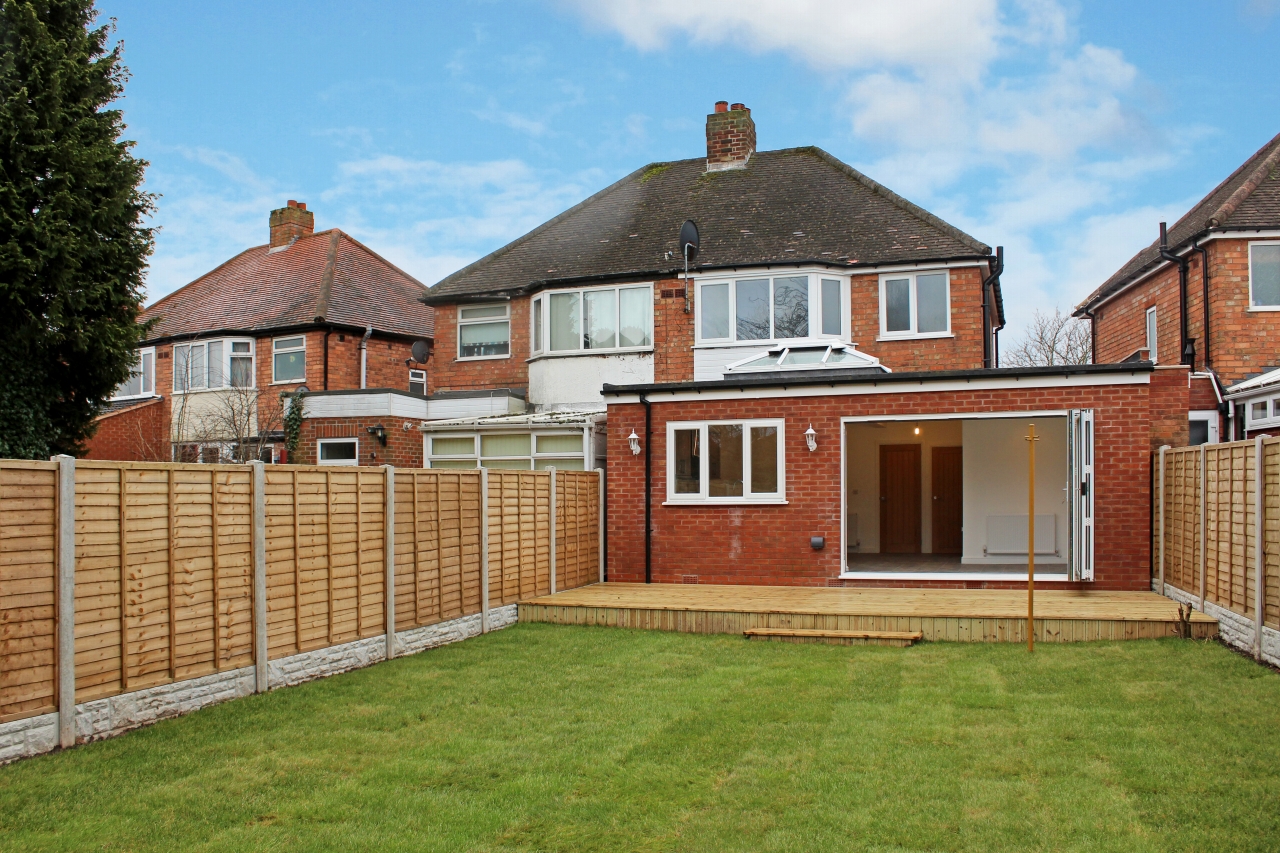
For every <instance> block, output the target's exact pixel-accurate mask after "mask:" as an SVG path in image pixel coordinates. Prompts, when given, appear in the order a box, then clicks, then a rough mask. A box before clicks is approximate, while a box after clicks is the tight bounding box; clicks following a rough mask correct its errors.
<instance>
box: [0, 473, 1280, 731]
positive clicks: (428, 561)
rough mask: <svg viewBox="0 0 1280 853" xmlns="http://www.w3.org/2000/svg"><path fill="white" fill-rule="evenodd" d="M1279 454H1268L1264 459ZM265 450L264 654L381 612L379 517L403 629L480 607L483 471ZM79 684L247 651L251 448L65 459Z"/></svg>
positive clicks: (25, 505)
mask: <svg viewBox="0 0 1280 853" xmlns="http://www.w3.org/2000/svg"><path fill="white" fill-rule="evenodd" d="M1273 467H1275V466H1274V464H1273ZM57 472H58V469H57V466H56V464H54V463H49V462H18V461H7V460H0V721H5V720H10V719H19V718H22V717H27V716H32V715H34V714H39V713H47V712H49V711H52V710H55V708H56V700H57V686H56V685H57V681H56V676H57V671H56V669H57V667H56V648H55V647H56V633H57V632H56V629H57V625H56V576H57V559H56V558H57V554H56V544H55V543H56V536H57V530H56V526H57V519H58V495H57V476H58V473H57ZM386 476H387V475H386V471H385V469H382V468H348V467H322V466H267V467H266V469H265V471H264V480H265V485H264V490H265V491H264V495H263V504H264V509H265V529H264V539H265V541H264V546H265V553H266V578H265V580H266V587H267V597H266V605H267V612H266V623H267V644H266V645H267V655H268V657H269V658H271V659H278V658H281V657H285V656H288V655H292V654H296V653H298V652H303V651H310V650H313V649H319V648H323V647H327V646H330V645H337V644H340V643H346V642H350V641H352V640H356V639H359V638H365V637H373V636H377V635H380V634H382V633H384V632H385V630H386V627H385V618H386V616H385V614H386V610H385V598H384V595H385V592H386V590H385V589H384V586H385V573H384V568H385V555H384V548H385V541H386V540H385V536H384V534H385V525H386V524H387V523H393V524H394V525H395V551H396V553H395V575H396V589H395V590H394V594H395V595H396V622H397V625H396V627H397V629H399V630H404V629H409V628H413V627H417V626H423V625H430V624H434V623H436V622H441V621H444V620H448V619H454V618H457V617H459V616H464V615H470V614H474V613H478V612H480V610H481V545H482V543H481V524H480V519H481V506H480V501H481V489H480V479H481V473H480V472H479V471H478V470H470V471H468V470H416V469H407V470H403V471H397V472H396V479H395V491H396V495H395V505H396V517H395V518H394V519H387V518H385V513H386V495H385V489H386ZM488 476H489V504H488V507H487V511H488V525H489V590H490V602H489V603H490V606H495V607H496V606H501V605H505V604H511V603H514V602H516V601H518V600H521V599H524V598H531V597H534V596H537V595H544V594H546V593H547V592H548V591H549V590H550V586H551V555H552V542H551V535H550V534H551V526H552V525H551V522H552V516H551V509H550V504H551V500H550V499H551V491H552V481H551V477H550V475H549V474H548V473H547V472H540V471H537V472H536V471H490V472H489V474H488ZM75 477H76V480H75V485H76V488H75V504H74V533H75V547H76V564H75V584H74V595H75V608H74V610H75V655H74V660H75V688H76V695H75V699H76V701H77V702H85V701H89V700H92V699H98V698H104V697H108V696H113V695H117V694H119V693H123V692H128V691H134V690H140V689H144V688H148V687H154V686H157V685H161V684H166V683H169V682H172V681H179V680H183V679H189V678H196V677H199V676H203V675H207V674H210V673H213V672H217V671H220V670H223V669H228V668H236V667H243V666H249V665H251V664H252V663H253V662H254V639H253V625H254V614H253V550H254V540H253V501H254V496H253V474H252V469H251V468H250V467H249V466H244V465H197V464H179V463H133V462H108V461H96V460H84V461H80V462H77V463H76V466H75ZM597 477H598V475H597V474H595V473H594V472H572V471H564V472H557V474H556V493H557V500H556V531H557V533H556V560H557V586H558V587H559V588H560V589H570V588H573V587H575V586H581V585H583V584H585V583H591V582H593V581H594V580H596V578H597V576H598V546H599V542H598V537H599V526H598V517H599V510H600V508H599V484H598V480H597Z"/></svg>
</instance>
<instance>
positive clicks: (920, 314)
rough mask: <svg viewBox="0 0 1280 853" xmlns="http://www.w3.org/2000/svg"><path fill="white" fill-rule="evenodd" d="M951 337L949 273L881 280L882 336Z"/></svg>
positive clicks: (907, 274) (890, 275)
mask: <svg viewBox="0 0 1280 853" xmlns="http://www.w3.org/2000/svg"><path fill="white" fill-rule="evenodd" d="M949 334H951V288H950V281H949V275H948V273H947V271H946V270H942V271H932V272H918V273H894V274H889V275H882V276H881V277H880V336H881V337H886V338H917V337H943V336H946V335H949Z"/></svg>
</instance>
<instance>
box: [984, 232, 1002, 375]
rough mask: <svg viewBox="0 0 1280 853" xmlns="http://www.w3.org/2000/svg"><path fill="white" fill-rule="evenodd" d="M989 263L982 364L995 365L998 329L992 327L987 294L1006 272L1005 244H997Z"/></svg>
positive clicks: (985, 280)
mask: <svg viewBox="0 0 1280 853" xmlns="http://www.w3.org/2000/svg"><path fill="white" fill-rule="evenodd" d="M988 263H989V264H990V266H989V267H988V269H989V270H990V275H988V276H987V277H986V278H984V279H983V280H982V366H983V367H995V366H996V364H995V335H996V331H995V329H994V328H992V327H993V326H994V325H995V324H993V323H992V322H991V300H990V299H989V298H988V296H987V294H988V293H990V292H991V286H992V285H994V284H995V283H996V282H997V281H999V280H1000V273H1002V272H1004V246H996V254H995V258H994V259H992V260H989V261H988Z"/></svg>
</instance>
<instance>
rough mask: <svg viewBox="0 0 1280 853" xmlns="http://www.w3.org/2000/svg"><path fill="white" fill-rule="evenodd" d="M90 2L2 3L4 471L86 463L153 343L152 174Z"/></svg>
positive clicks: (117, 65) (119, 68)
mask: <svg viewBox="0 0 1280 853" xmlns="http://www.w3.org/2000/svg"><path fill="white" fill-rule="evenodd" d="M113 29H114V28H113V26H112V25H110V24H108V25H105V26H98V25H97V12H96V11H95V10H94V8H93V2H92V0H0V457H21V458H41V457H47V456H49V455H50V454H52V453H76V452H78V451H81V450H83V443H84V440H85V439H86V438H87V437H88V436H89V435H91V434H92V430H93V425H94V417H95V416H96V414H97V413H98V412H99V411H100V410H101V408H102V406H103V405H104V404H105V403H106V401H107V400H108V399H109V398H110V397H111V393H112V391H113V389H114V388H115V387H116V386H117V385H118V384H119V383H120V382H122V381H124V380H125V379H126V378H128V376H129V372H130V370H131V368H132V365H133V363H134V358H135V347H136V346H137V344H138V342H139V340H140V339H141V337H142V334H143V329H142V328H140V327H139V325H138V323H137V319H138V312H139V310H140V307H141V302H142V297H143V273H144V271H145V269H146V261H147V257H148V256H149V255H150V253H151V249H152V246H153V243H154V237H153V233H152V229H151V228H148V227H145V225H144V219H145V217H146V216H147V215H148V214H149V213H150V212H151V210H152V206H153V197H152V196H151V195H150V194H148V193H145V192H143V191H142V189H141V184H142V179H143V170H144V169H145V167H146V165H147V163H146V162H145V161H143V160H140V159H138V158H136V157H134V156H132V154H131V153H130V149H131V148H132V146H133V143H132V142H129V141H126V140H123V139H122V138H121V134H122V133H123V131H124V121H123V117H122V115H121V112H120V110H119V109H113V108H111V106H112V104H113V102H115V101H116V100H117V99H118V98H119V97H120V96H121V95H122V94H123V92H124V84H125V81H126V79H127V77H128V71H127V69H126V68H125V67H124V65H123V64H122V62H121V49H122V46H121V44H120V43H116V44H115V45H113V46H111V47H110V48H108V44H107V42H108V39H109V38H110V37H111V34H112V31H113Z"/></svg>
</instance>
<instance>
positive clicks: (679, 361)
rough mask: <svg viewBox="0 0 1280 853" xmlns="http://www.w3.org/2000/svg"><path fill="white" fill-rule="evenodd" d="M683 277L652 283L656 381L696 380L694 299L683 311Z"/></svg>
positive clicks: (654, 378) (654, 376)
mask: <svg viewBox="0 0 1280 853" xmlns="http://www.w3.org/2000/svg"><path fill="white" fill-rule="evenodd" d="M684 306H685V286H684V281H683V280H682V279H664V280H662V281H659V282H656V283H655V284H654V285H653V381H654V382H691V381H693V322H694V310H693V300H692V299H691V300H690V301H689V313H688V314H686V313H685V312H684Z"/></svg>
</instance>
